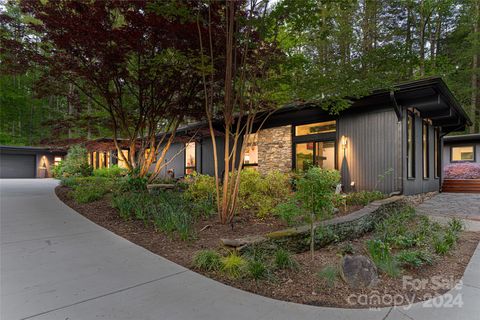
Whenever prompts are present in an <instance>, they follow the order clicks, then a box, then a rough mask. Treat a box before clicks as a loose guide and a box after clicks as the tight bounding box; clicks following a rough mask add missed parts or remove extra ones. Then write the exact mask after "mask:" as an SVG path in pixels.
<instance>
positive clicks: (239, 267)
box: [222, 252, 247, 278]
mask: <svg viewBox="0 0 480 320" xmlns="http://www.w3.org/2000/svg"><path fill="white" fill-rule="evenodd" d="M246 265H247V261H246V260H245V259H244V258H242V257H241V256H239V255H237V254H236V253H235V252H232V253H230V254H229V255H228V256H226V257H224V258H223V259H222V271H223V272H225V273H226V274H227V275H228V276H229V277H232V278H238V277H240V276H241V275H242V274H243V272H244V269H245V266H246Z"/></svg>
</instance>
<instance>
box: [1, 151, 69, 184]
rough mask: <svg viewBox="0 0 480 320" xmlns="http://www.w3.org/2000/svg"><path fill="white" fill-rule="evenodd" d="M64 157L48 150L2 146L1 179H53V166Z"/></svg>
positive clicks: (58, 152)
mask: <svg viewBox="0 0 480 320" xmlns="http://www.w3.org/2000/svg"><path fill="white" fill-rule="evenodd" d="M64 155H65V152H61V151H52V150H50V149H46V148H35V147H13V146H0V179H22V178H23V179H28V178H30V179H31V178H48V177H51V166H52V165H54V163H55V161H56V160H58V158H63V156H64Z"/></svg>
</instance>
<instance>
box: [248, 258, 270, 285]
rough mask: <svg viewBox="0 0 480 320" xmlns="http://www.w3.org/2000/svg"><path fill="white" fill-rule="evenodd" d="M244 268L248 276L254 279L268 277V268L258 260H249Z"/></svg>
mask: <svg viewBox="0 0 480 320" xmlns="http://www.w3.org/2000/svg"><path fill="white" fill-rule="evenodd" d="M246 268H247V273H248V276H249V277H251V278H252V279H254V280H261V279H265V278H267V277H268V273H269V270H268V268H267V266H266V265H265V264H264V263H263V262H262V261H260V260H249V261H248V263H247V267H246Z"/></svg>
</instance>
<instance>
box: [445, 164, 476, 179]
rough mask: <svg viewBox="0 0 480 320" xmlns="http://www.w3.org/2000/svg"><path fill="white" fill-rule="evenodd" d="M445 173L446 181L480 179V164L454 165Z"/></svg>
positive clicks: (449, 165) (446, 167)
mask: <svg viewBox="0 0 480 320" xmlns="http://www.w3.org/2000/svg"><path fill="white" fill-rule="evenodd" d="M443 171H444V177H445V179H480V164H479V163H452V164H448V165H446V166H445V167H444V169H443Z"/></svg>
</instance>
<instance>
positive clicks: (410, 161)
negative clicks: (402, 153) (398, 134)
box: [407, 111, 415, 178]
mask: <svg viewBox="0 0 480 320" xmlns="http://www.w3.org/2000/svg"><path fill="white" fill-rule="evenodd" d="M407 177H408V178H415V115H414V114H413V112H410V111H409V112H408V114H407Z"/></svg>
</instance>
